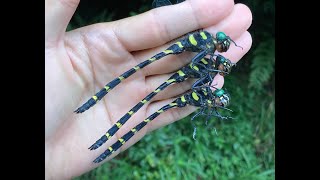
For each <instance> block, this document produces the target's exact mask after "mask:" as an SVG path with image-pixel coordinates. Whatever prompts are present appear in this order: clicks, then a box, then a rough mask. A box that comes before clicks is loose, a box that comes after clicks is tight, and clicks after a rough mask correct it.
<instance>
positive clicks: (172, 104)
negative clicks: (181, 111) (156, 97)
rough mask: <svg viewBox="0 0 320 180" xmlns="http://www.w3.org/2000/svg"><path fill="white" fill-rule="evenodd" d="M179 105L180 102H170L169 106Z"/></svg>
mask: <svg viewBox="0 0 320 180" xmlns="http://www.w3.org/2000/svg"><path fill="white" fill-rule="evenodd" d="M176 105H178V103H170V104H169V106H171V107H173V106H176Z"/></svg>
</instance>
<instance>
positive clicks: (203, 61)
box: [200, 58, 208, 64]
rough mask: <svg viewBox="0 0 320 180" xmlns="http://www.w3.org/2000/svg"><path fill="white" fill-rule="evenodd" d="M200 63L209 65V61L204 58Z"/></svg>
mask: <svg viewBox="0 0 320 180" xmlns="http://www.w3.org/2000/svg"><path fill="white" fill-rule="evenodd" d="M200 61H201V62H202V63H203V64H208V61H207V60H205V59H204V58H202V59H201V60H200Z"/></svg>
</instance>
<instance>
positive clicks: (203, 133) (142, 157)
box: [67, 0, 275, 180]
mask: <svg viewBox="0 0 320 180" xmlns="http://www.w3.org/2000/svg"><path fill="white" fill-rule="evenodd" d="M274 2H275V1H274V0H243V1H239V0H238V1H237V0H236V1H235V3H244V4H246V5H247V6H248V7H249V8H250V9H251V11H252V13H253V22H252V26H251V27H250V29H249V32H250V33H251V34H252V38H253V45H252V48H251V50H250V51H249V52H248V54H246V55H245V56H244V57H243V59H242V60H241V61H239V63H238V64H237V66H236V67H235V68H233V72H232V73H231V74H230V75H229V76H228V77H227V78H226V79H225V85H224V87H226V88H227V89H228V91H229V92H230V93H231V95H232V102H231V105H230V109H232V110H233V111H234V112H233V113H232V116H233V117H234V118H236V119H235V120H228V121H220V120H217V119H212V121H210V122H211V123H210V124H209V125H208V126H205V125H204V121H201V120H199V121H198V124H197V126H198V131H197V141H194V140H193V139H192V132H193V128H192V126H191V124H190V117H191V116H189V117H186V118H185V119H184V120H181V121H178V122H175V123H173V124H170V125H168V126H166V127H163V128H161V129H158V130H156V131H154V132H152V133H151V134H149V135H147V136H145V137H144V138H143V139H142V140H141V141H140V142H138V143H137V144H135V145H134V146H133V147H131V148H129V149H128V150H127V151H125V152H123V153H121V154H120V155H118V156H117V157H116V158H114V159H113V160H111V161H109V162H107V163H105V164H103V165H102V166H100V167H98V168H96V169H94V170H92V171H90V172H88V173H86V174H84V175H82V176H80V177H77V178H75V179H77V180H87V179H97V180H100V179H172V178H173V179H274V178H275V151H274V150H275V128H274V127H275V126H274V120H275V91H274V90H275V74H274V68H275V65H274V63H275V28H274V27H275V7H274V6H275V3H274ZM151 3H152V0H135V1H130V0H122V1H107V0H95V1H89V0H81V2H80V5H79V7H78V9H77V10H76V13H75V15H74V16H73V18H72V20H71V22H70V24H69V26H68V29H67V30H72V29H75V28H78V27H82V26H85V25H89V24H93V23H98V22H107V21H113V20H117V19H121V18H125V17H128V16H133V15H136V14H140V13H142V12H145V11H148V10H149V9H150V8H151ZM213 8H214V7H213ZM213 127H215V128H216V129H217V134H216V133H215V131H214V130H213Z"/></svg>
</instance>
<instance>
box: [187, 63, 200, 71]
mask: <svg viewBox="0 0 320 180" xmlns="http://www.w3.org/2000/svg"><path fill="white" fill-rule="evenodd" d="M189 66H190V68H191V69H193V70H196V71H199V67H198V66H196V65H194V64H193V63H190V65H189Z"/></svg>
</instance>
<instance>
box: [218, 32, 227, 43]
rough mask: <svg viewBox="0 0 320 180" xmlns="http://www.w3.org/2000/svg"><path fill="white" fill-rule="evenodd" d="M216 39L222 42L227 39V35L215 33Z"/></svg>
mask: <svg viewBox="0 0 320 180" xmlns="http://www.w3.org/2000/svg"><path fill="white" fill-rule="evenodd" d="M216 38H217V40H218V41H224V40H225V39H226V38H227V35H226V34H225V33H223V32H217V35H216Z"/></svg>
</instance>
